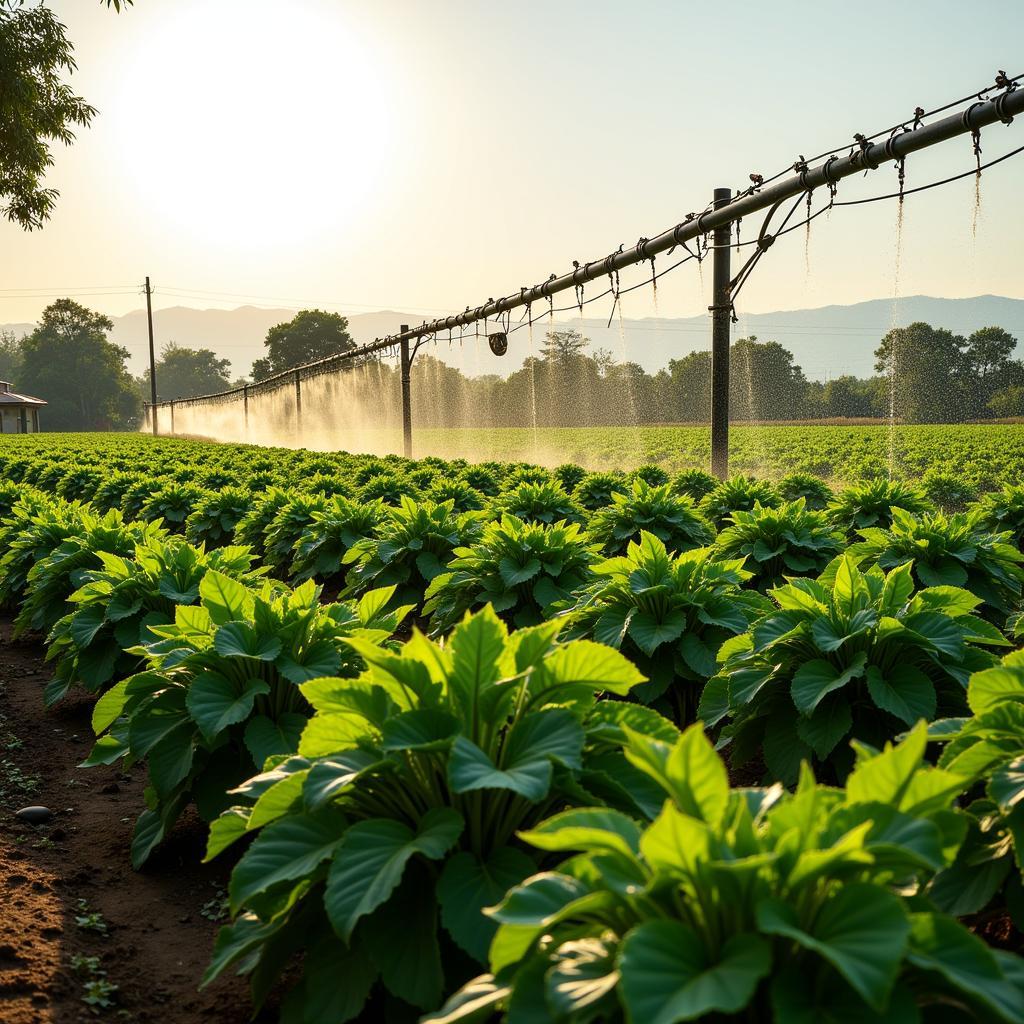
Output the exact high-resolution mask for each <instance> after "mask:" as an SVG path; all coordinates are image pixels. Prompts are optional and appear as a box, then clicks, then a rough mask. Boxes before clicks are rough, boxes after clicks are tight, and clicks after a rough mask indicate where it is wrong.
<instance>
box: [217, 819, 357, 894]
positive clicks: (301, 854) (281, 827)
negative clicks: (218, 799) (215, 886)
mask: <svg viewBox="0 0 1024 1024" xmlns="http://www.w3.org/2000/svg"><path fill="white" fill-rule="evenodd" d="M347 825H348V819H347V818H346V817H345V815H344V814H342V813H341V812H340V811H338V810H336V809H335V808H332V807H325V808H324V809H323V810H322V811H319V812H318V813H317V814H296V815H289V816H288V817H286V818H282V819H280V820H278V821H275V822H274V823H273V824H271V825H268V826H267V827H266V828H265V829H263V831H262V832H261V833H260V834H259V835H258V836H257V837H256V841H255V842H254V843H253V844H252V846H250V847H249V849H248V850H246V852H245V854H244V856H243V857H242V859H241V860H240V861H239V862H238V864H237V865H236V867H235V870H234V871H233V872H232V873H231V882H230V885H229V889H228V892H229V895H230V897H231V905H232V908H233V909H235V910H237V909H238V908H239V907H240V906H242V904H244V903H245V902H246V901H247V900H248V899H250V898H251V897H252V896H255V895H256V894H257V893H261V892H264V891H265V890H267V889H269V888H270V887H271V886H273V885H276V884H277V883H278V882H284V881H290V880H292V879H296V878H302V877H304V876H306V875H309V874H311V873H312V872H313V871H315V870H316V868H317V867H319V865H320V864H322V863H323V862H324V861H325V860H326V859H327V858H328V857H330V856H331V855H332V854H333V853H334V851H335V850H336V849H337V848H338V845H339V844H340V843H341V841H342V838H343V837H344V835H345V828H346V826H347Z"/></svg>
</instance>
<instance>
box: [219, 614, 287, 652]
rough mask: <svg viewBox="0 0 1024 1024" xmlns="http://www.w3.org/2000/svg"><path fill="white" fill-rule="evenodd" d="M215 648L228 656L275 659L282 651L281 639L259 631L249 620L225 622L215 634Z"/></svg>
mask: <svg viewBox="0 0 1024 1024" xmlns="http://www.w3.org/2000/svg"><path fill="white" fill-rule="evenodd" d="M213 649H214V650H215V651H216V652H217V653H218V654H223V655H224V656H225V657H228V658H256V659H258V660H259V661H273V660H274V659H275V658H276V657H277V656H278V654H280V653H281V641H280V639H279V638H278V637H276V636H264V635H262V634H260V633H258V632H257V631H256V629H254V628H253V626H252V625H250V623H248V622H225V623H224V625H223V626H221V627H220V628H219V629H218V630H217V632H216V633H215V634H214V637H213Z"/></svg>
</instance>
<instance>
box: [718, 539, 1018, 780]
mask: <svg viewBox="0 0 1024 1024" xmlns="http://www.w3.org/2000/svg"><path fill="white" fill-rule="evenodd" d="M770 596H771V597H772V598H773V600H774V601H775V603H776V604H777V605H778V610H777V611H773V612H770V613H769V614H767V615H765V616H764V617H763V618H761V619H760V620H759V621H758V622H756V623H754V625H753V627H752V629H751V630H750V631H748V632H747V633H744V634H743V635H742V636H738V637H736V638H735V639H734V640H731V641H729V642H728V643H727V644H725V645H724V646H723V648H722V650H721V651H720V652H719V658H720V660H721V662H722V665H721V670H720V672H719V673H718V675H716V676H715V677H714V678H713V679H711V680H710V682H709V683H708V685H707V686H706V687H705V689H704V694H703V696H702V698H701V705H700V717H701V718H702V719H703V720H704V722H705V723H706V724H707V725H708V726H714V725H717V724H718V723H719V722H721V721H722V720H723V719H726V718H728V719H729V724H728V725H727V726H726V727H725V728H724V730H723V731H722V739H723V740H728V741H729V742H730V743H731V745H732V763H733V765H739V764H742V763H743V762H745V761H747V760H748V759H749V758H750V757H752V756H754V755H756V754H758V753H759V752H761V753H763V756H764V761H765V764H766V766H767V770H768V775H769V777H770V778H772V779H779V780H781V781H783V782H786V783H790V782H793V781H794V780H795V779H796V777H797V774H798V771H799V767H800V762H801V761H803V760H807V761H813V762H814V763H816V764H819V765H826V766H827V768H828V770H829V772H830V773H831V774H832V775H833V777H836V778H839V779H842V778H844V777H845V775H846V773H847V772H848V771H849V768H850V760H849V754H848V748H847V746H846V743H845V741H846V740H847V739H848V738H850V737H852V738H854V739H857V740H860V741H862V742H866V743H872V744H875V745H876V746H880V745H881V744H882V743H883V742H885V741H886V740H887V739H890V738H891V737H893V736H895V735H897V734H898V733H900V732H901V731H902V730H903V729H905V728H906V727H907V726H910V725H913V724H914V723H915V722H917V721H918V720H920V719H922V718H923V719H925V720H927V721H931V720H932V719H934V718H935V717H936V715H937V714H947V715H948V714H953V715H956V714H959V713H960V712H961V711H962V710H963V707H964V688H965V686H966V683H967V680H968V678H969V676H970V674H971V672H972V671H974V670H975V669H980V668H986V667H988V666H989V665H991V664H992V663H993V662H994V660H995V659H994V657H993V655H991V654H989V653H988V652H987V651H985V650H984V649H983V647H981V646H979V645H994V646H1007V641H1006V640H1005V639H1004V638H1003V636H1002V635H1001V634H1000V633H999V631H998V630H997V629H996V628H995V627H994V626H992V625H990V624H989V623H987V622H985V621H984V620H982V619H980V618H978V617H977V616H975V615H973V614H972V612H973V611H974V609H975V608H976V607H977V606H978V604H979V603H980V601H979V598H977V597H975V596H974V595H973V594H970V593H968V592H967V591H966V590H960V589H958V588H956V587H930V588H927V589H925V590H922V591H919V592H918V593H916V594H915V593H914V580H913V577H912V575H911V567H910V565H909V564H906V565H902V566H898V567H897V568H895V569H892V570H891V571H890V572H889V573H888V574H885V573H883V571H882V570H881V569H880V568H878V567H877V566H875V567H873V568H872V569H870V570H869V571H868V572H866V573H862V572H861V571H860V570H859V569H858V568H857V565H856V562H855V561H854V560H853V559H852V558H850V557H849V556H843V557H842V558H841V559H840V560H839V562H838V566H837V568H836V571H835V573H834V575H833V576H832V579H831V581H830V582H827V583H826V582H822V581H821V580H809V579H799V578H797V579H792V580H790V582H789V583H787V584H786V585H785V586H781V587H776V588H775V589H774V590H772V591H771V592H770Z"/></svg>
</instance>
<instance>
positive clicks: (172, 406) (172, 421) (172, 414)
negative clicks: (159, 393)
mask: <svg viewBox="0 0 1024 1024" xmlns="http://www.w3.org/2000/svg"><path fill="white" fill-rule="evenodd" d="M171 433H172V434H173V433H174V399H173V398H172V399H171Z"/></svg>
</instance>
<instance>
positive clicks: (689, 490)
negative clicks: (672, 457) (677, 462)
mask: <svg viewBox="0 0 1024 1024" xmlns="http://www.w3.org/2000/svg"><path fill="white" fill-rule="evenodd" d="M719 482H720V481H719V480H718V477H715V476H712V475H711V474H710V473H707V472H705V471H704V470H703V469H684V470H683V471H682V472H681V473H677V474H676V475H675V476H674V477H673V478H672V491H673V493H675V494H681V495H683V497H686V498H693V500H694V501H700V500H701V498H703V497H705V496H706V495H708V494H710V493H711V492H712V491H713V490H714V489H715V488H716V487H717V486H718V484H719Z"/></svg>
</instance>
